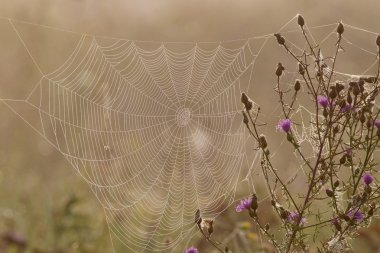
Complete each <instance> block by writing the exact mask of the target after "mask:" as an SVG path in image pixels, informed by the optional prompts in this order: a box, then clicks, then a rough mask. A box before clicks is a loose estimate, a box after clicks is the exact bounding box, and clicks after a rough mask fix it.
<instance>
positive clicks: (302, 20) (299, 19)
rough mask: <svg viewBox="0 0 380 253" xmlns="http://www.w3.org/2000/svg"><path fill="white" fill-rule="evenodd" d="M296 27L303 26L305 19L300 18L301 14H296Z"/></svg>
mask: <svg viewBox="0 0 380 253" xmlns="http://www.w3.org/2000/svg"><path fill="white" fill-rule="evenodd" d="M297 21H298V25H299V26H301V27H303V26H304V25H305V19H304V18H303V17H302V15H301V14H298V20H297Z"/></svg>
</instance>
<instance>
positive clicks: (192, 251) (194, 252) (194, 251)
mask: <svg viewBox="0 0 380 253" xmlns="http://www.w3.org/2000/svg"><path fill="white" fill-rule="evenodd" d="M185 253H199V250H198V249H197V248H195V247H191V248H188V249H187V250H186V251H185Z"/></svg>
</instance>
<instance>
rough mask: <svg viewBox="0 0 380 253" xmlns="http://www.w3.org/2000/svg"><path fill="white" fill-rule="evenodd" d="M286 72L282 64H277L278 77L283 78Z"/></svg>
mask: <svg viewBox="0 0 380 253" xmlns="http://www.w3.org/2000/svg"><path fill="white" fill-rule="evenodd" d="M284 70H285V68H284V66H282V63H281V62H279V63H278V64H277V69H276V76H281V75H282V72H283V71H284Z"/></svg>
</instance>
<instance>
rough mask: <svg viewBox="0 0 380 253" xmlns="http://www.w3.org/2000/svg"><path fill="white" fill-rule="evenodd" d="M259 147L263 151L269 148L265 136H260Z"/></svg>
mask: <svg viewBox="0 0 380 253" xmlns="http://www.w3.org/2000/svg"><path fill="white" fill-rule="evenodd" d="M259 145H260V147H261V148H262V149H266V148H267V147H268V143H267V140H266V138H265V135H263V134H261V135H260V136H259Z"/></svg>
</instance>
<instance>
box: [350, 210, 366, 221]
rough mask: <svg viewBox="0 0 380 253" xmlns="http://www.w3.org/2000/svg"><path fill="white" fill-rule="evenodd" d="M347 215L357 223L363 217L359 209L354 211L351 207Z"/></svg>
mask: <svg viewBox="0 0 380 253" xmlns="http://www.w3.org/2000/svg"><path fill="white" fill-rule="evenodd" d="M347 215H348V217H350V218H351V219H354V220H356V222H357V223H360V222H362V221H363V219H364V216H363V213H362V212H361V211H360V210H357V211H356V212H355V210H353V209H352V210H351V211H349V212H348V214H347Z"/></svg>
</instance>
